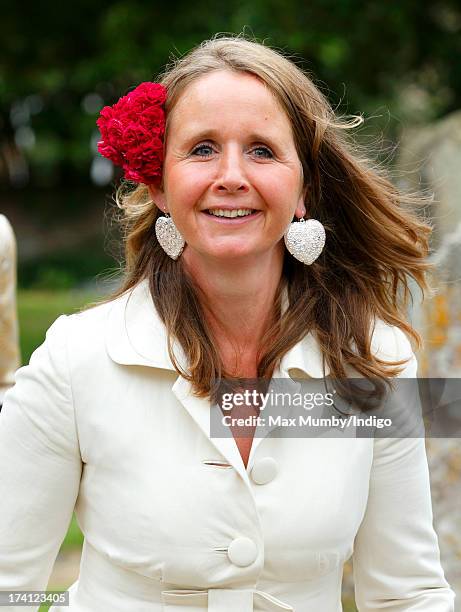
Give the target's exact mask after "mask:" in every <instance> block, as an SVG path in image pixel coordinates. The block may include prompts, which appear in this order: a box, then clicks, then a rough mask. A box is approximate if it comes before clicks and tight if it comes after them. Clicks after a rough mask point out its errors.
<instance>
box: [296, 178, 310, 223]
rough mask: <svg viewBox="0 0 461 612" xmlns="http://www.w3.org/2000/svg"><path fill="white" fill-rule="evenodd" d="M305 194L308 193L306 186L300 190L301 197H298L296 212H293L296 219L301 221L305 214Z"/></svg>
mask: <svg viewBox="0 0 461 612" xmlns="http://www.w3.org/2000/svg"><path fill="white" fill-rule="evenodd" d="M307 192H308V186H307V185H306V187H304V189H303V190H302V193H301V195H300V196H299V199H298V205H297V206H296V210H295V215H296V216H297V217H298V219H301V217H304V215H305V214H306V197H307Z"/></svg>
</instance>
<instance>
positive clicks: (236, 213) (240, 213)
mask: <svg viewBox="0 0 461 612" xmlns="http://www.w3.org/2000/svg"><path fill="white" fill-rule="evenodd" d="M203 212H204V213H205V214H207V215H209V216H211V217H216V218H218V219H242V218H245V217H251V216H255V215H256V214H257V213H258V212H260V211H259V210H255V209H253V208H238V209H233V210H226V209H213V210H211V209H208V210H205V211H203Z"/></svg>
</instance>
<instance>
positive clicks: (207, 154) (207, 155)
mask: <svg viewBox="0 0 461 612" xmlns="http://www.w3.org/2000/svg"><path fill="white" fill-rule="evenodd" d="M203 149H211V150H212V147H211V146H210V145H207V144H201V145H198V147H195V149H194V150H193V151H192V155H195V154H197V151H201V150H203ZM210 155H211V153H206V154H205V155H199V157H210Z"/></svg>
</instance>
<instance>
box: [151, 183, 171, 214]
mask: <svg viewBox="0 0 461 612" xmlns="http://www.w3.org/2000/svg"><path fill="white" fill-rule="evenodd" d="M148 189H149V194H150V197H151V198H152V201H153V203H154V204H155V205H156V206H157V208H159V209H160V210H161V211H162V212H164V213H166V212H168V208H167V205H166V198H165V193H164V192H163V190H162V189H160V187H157V186H156V185H148Z"/></svg>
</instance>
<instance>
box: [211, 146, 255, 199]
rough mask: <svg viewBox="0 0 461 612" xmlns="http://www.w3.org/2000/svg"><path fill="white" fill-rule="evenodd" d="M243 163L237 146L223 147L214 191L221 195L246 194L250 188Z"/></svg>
mask: <svg viewBox="0 0 461 612" xmlns="http://www.w3.org/2000/svg"><path fill="white" fill-rule="evenodd" d="M244 163H245V162H244V159H243V153H242V152H241V151H240V149H239V147H238V146H237V145H236V146H234V147H232V146H229V147H225V148H224V150H223V152H222V154H221V159H220V163H219V165H218V175H217V178H216V182H215V185H214V189H215V190H216V191H218V192H221V193H224V192H230V193H234V192H236V191H237V192H244V193H246V192H247V191H248V190H249V188H250V186H249V182H248V179H247V177H246V173H245V167H244Z"/></svg>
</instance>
